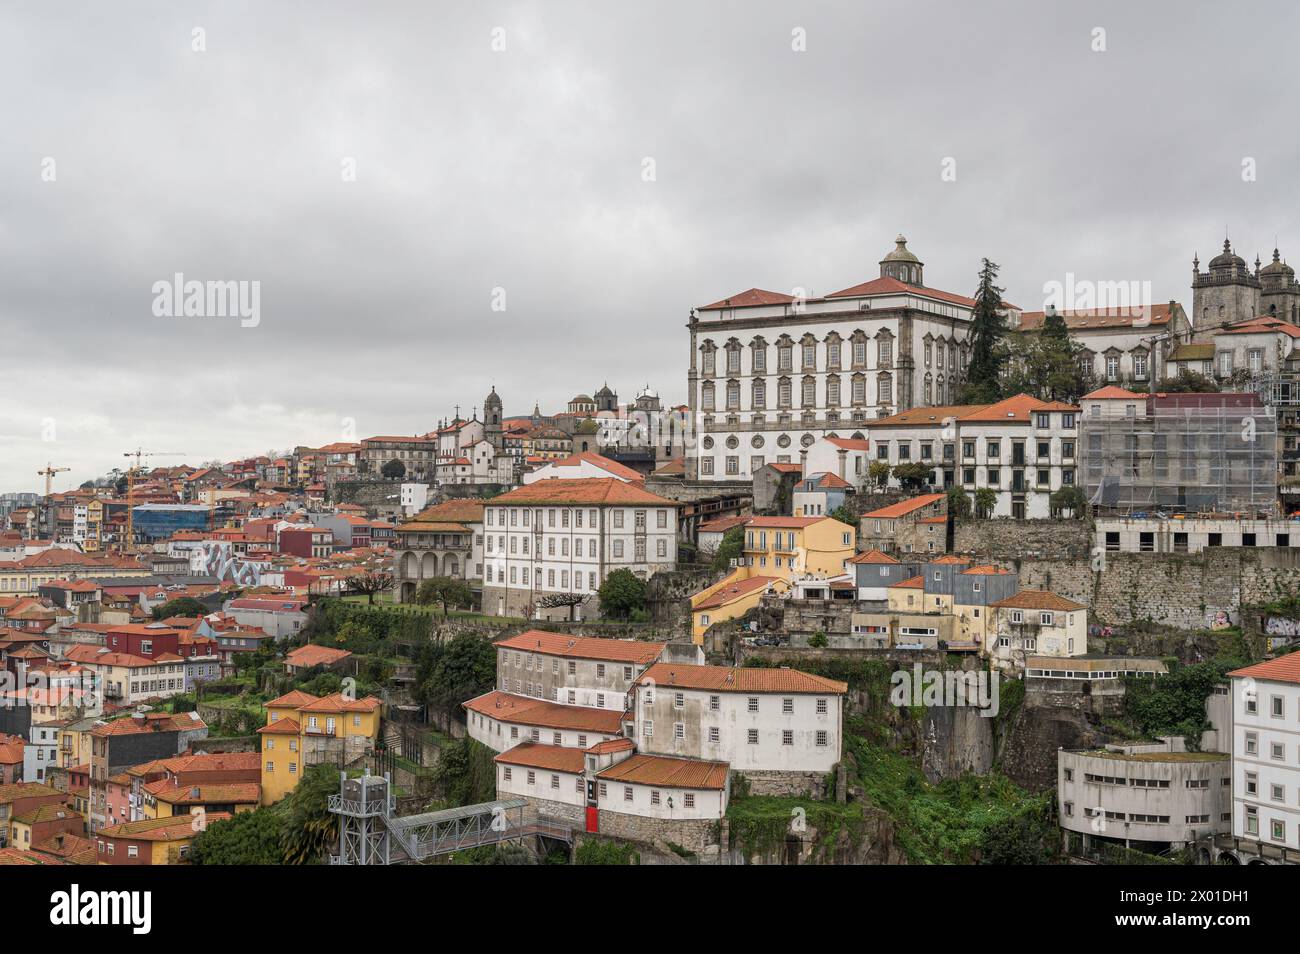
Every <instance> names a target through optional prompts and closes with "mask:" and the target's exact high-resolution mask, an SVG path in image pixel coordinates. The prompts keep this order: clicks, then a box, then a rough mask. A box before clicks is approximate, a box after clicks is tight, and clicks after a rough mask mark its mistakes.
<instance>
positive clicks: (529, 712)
mask: <svg viewBox="0 0 1300 954" xmlns="http://www.w3.org/2000/svg"><path fill="white" fill-rule="evenodd" d="M461 704H462V705H463V706H464V707H465V708H466V709H468V710H469V711H470V712H477V713H479V714H480V715H484V716H487V717H488V718H491V719H496V720H497V721H498V722H506V723H510V724H514V725H535V726H538V727H540V728H545V729H574V730H577V731H581V732H603V733H607V734H610V735H616V734H617V733H618V732H619V731H620V730H621V729H622V726H623V712H622V710H621V709H619V710H615V709H596V708H589V707H586V706H566V705H561V704H560V703H558V702H549V701H547V700H545V699H531V698H529V697H528V696H516V695H512V694H511V693H508V692H501V691H500V690H493V691H492V692H487V693H484V694H483V695H481V696H477V697H475V698H473V699H470V700H469V701H468V702H464V703H461Z"/></svg>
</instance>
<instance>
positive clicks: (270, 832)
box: [190, 808, 284, 865]
mask: <svg viewBox="0 0 1300 954" xmlns="http://www.w3.org/2000/svg"><path fill="white" fill-rule="evenodd" d="M283 832H284V820H283V819H282V818H281V817H280V814H279V813H278V812H276V811H274V810H272V809H270V808H259V809H257V810H255V811H251V812H240V813H239V814H237V815H233V816H231V817H230V818H228V819H226V820H224V821H217V822H213V823H212V824H210V825H208V827H207V828H205V829H204V830H203V831H201V832H199V833H198V835H196V836H195V838H194V841H193V843H192V844H191V846H190V861H191V863H193V864H196V865H278V864H280V862H281V860H282V858H283V855H282V853H281V848H280V839H281V837H282V836H283Z"/></svg>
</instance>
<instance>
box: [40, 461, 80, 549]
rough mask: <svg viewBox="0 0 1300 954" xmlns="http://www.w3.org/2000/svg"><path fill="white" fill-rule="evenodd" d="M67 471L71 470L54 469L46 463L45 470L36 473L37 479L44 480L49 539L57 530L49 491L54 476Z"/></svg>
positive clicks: (65, 468)
mask: <svg viewBox="0 0 1300 954" xmlns="http://www.w3.org/2000/svg"><path fill="white" fill-rule="evenodd" d="M69 470H72V468H71V467H55V466H54V465H53V464H51V463H49V462H48V461H46V463H45V469H44V470H38V471H37V472H36V476H37V477H44V478H45V519H46V520H48V521H49V530H50V536H51V537H53V536H54V535H55V531H56V529H57V528H58V520H57V518H56V517H55V515H54V511H53V510H52V509H51V508H50V491H51V490H53V489H54V475H55V474H62V473H65V472H66V471H69Z"/></svg>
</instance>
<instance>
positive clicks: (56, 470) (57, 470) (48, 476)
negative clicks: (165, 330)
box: [36, 463, 72, 500]
mask: <svg viewBox="0 0 1300 954" xmlns="http://www.w3.org/2000/svg"><path fill="white" fill-rule="evenodd" d="M70 470H72V468H71V467H55V466H54V465H53V464H49V463H47V464H46V465H45V469H44V470H38V471H37V472H36V476H37V477H44V478H45V499H46V500H49V499H50V491H51V490H52V489H53V487H52V482H53V480H54V475H55V474H62V473H66V472H67V471H70Z"/></svg>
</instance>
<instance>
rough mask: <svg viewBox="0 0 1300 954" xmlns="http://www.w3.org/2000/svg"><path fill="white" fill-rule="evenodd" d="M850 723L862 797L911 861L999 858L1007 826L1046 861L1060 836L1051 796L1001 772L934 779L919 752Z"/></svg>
mask: <svg viewBox="0 0 1300 954" xmlns="http://www.w3.org/2000/svg"><path fill="white" fill-rule="evenodd" d="M856 721H857V720H854V722H851V723H850V724H849V725H847V726H846V727H845V733H844V750H845V752H846V753H847V754H850V755H852V756H853V758H854V760H855V761H856V762H857V766H858V773H859V781H860V784H861V786H862V791H863V794H864V796H865V797H866V798H867V800H868V801H870V802H871V804H873V805H876V806H877V807H879V808H882V809H884V810H885V811H886V812H888V813H889V815H890V817H891V818H892V819H893V822H894V828H895V838H896V839H897V842H898V845H899V847H900V848H901V849H902V851H903V853H904V854H905V855H907V858H908V860H909V861H911V862H912V863H914V864H970V863H973V862H977V861H984V862H985V863H999V862H997V861H995V859H998V858H1002V857H1005V856H1006V855H1007V848H1008V838H1007V833H1008V830H1009V829H1010V830H1014V831H1015V832H1017V837H1018V838H1019V840H1020V841H1021V842H1022V843H1023V844H1022V850H1021V852H1020V853H1021V854H1022V855H1023V860H1021V859H1013V863H1015V861H1017V860H1019V863H1031V862H1030V861H1029V859H1033V861H1032V863H1046V862H1048V861H1050V860H1052V858H1053V857H1054V854H1055V845H1056V841H1057V837H1058V836H1057V831H1056V819H1055V815H1054V811H1053V804H1052V801H1053V800H1052V796H1051V795H1050V794H1046V795H1032V794H1030V793H1028V792H1026V791H1025V790H1024V789H1022V788H1020V787H1019V786H1017V785H1016V784H1015V783H1013V782H1012V781H1011V780H1009V779H1008V778H1006V777H1005V776H1003V775H1000V774H998V773H996V772H991V773H989V774H987V775H965V776H963V777H961V778H959V779H952V780H948V781H943V782H940V783H938V784H937V785H931V784H930V783H929V782H928V781H926V778H925V775H924V774H923V773H922V771H921V768H920V766H919V765H918V764H917V760H916V759H915V758H912V757H909V756H906V755H902V754H900V753H897V752H891V751H889V750H887V749H884V748H882V747H880V746H875V745H871V744H870V743H868V742H867V741H866V739H865V738H864V736H863V734H862V729H861V727H860V726H859V725H856V724H854V723H855V722H856Z"/></svg>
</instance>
